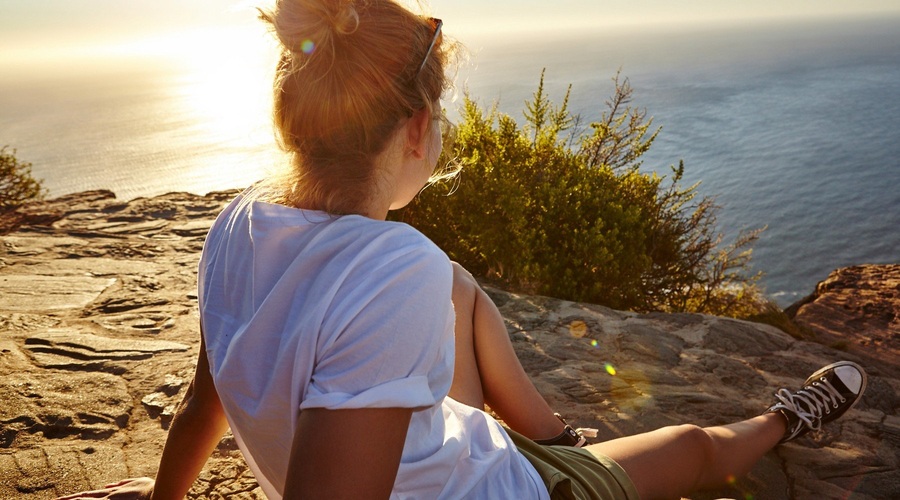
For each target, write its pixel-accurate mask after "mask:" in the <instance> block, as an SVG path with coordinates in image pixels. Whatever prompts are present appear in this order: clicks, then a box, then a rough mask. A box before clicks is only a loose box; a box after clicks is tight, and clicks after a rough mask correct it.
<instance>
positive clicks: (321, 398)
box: [199, 196, 548, 499]
mask: <svg viewBox="0 0 900 500" xmlns="http://www.w3.org/2000/svg"><path fill="white" fill-rule="evenodd" d="M452 282H453V275H452V268H451V265H450V262H449V260H448V258H447V256H446V255H445V254H444V253H443V252H442V251H441V250H440V249H438V248H437V247H436V246H435V245H434V244H433V243H431V241H429V240H428V239H427V238H425V237H424V236H423V235H422V234H421V233H419V232H417V231H416V230H415V229H413V228H411V227H409V226H407V225H405V224H401V223H396V222H386V221H377V220H373V219H368V218H366V217H362V216H355V215H351V216H342V217H336V216H331V215H328V214H325V213H322V212H315V211H307V210H298V209H294V208H289V207H285V206H281V205H274V204H269V203H264V202H260V201H254V200H250V199H248V198H245V197H243V196H239V197H238V198H237V199H236V200H235V201H233V202H232V203H231V204H230V205H229V206H228V207H227V208H226V209H225V210H224V211H223V212H222V214H220V215H219V217H218V218H217V219H216V222H215V224H214V225H213V226H212V228H211V229H210V233H209V236H208V237H207V240H206V244H205V246H204V248H203V255H202V258H201V261H200V274H199V293H200V313H201V318H202V323H203V334H204V337H205V340H206V349H207V358H208V359H209V364H210V369H211V372H212V376H213V380H214V382H215V386H216V389H217V390H218V393H219V397H220V399H221V401H222V406H223V407H224V409H225V414H226V416H227V418H228V422H229V424H230V425H231V429H232V432H233V433H234V436H235V440H236V441H237V443H238V445H239V446H240V448H241V451H242V452H243V454H244V457H245V459H246V460H247V463H248V465H249V466H250V468H251V469H252V470H253V473H254V474H255V475H256V478H257V480H258V481H259V483H260V485H261V486H262V488H263V490H264V491H265V493H266V495H267V496H269V497H270V498H281V494H282V491H283V485H284V483H285V478H286V472H287V467H288V460H289V456H290V451H291V443H292V440H293V434H294V429H295V426H296V423H297V417H298V416H299V414H300V412H301V411H302V410H303V409H306V408H325V409H333V410H336V409H352V408H390V407H399V408H414V409H415V410H414V411H413V414H412V419H411V421H410V425H409V431H408V433H407V437H406V443H405V445H404V448H403V454H402V458H401V463H400V467H399V471H398V473H397V479H396V481H395V483H394V489H393V494H392V498H427V499H431V498H485V499H487V498H492V499H493V498H523V499H524V498H548V494H547V490H546V488H545V486H544V485H543V482H542V481H541V479H540V477H539V476H538V475H537V472H536V471H535V470H534V467H532V466H531V464H530V463H529V462H528V461H527V459H525V458H524V457H523V456H522V455H521V454H520V453H518V451H517V450H516V448H515V445H514V444H513V443H512V441H511V440H510V438H509V436H508V435H507V434H506V432H505V431H504V430H503V428H502V427H501V426H500V425H499V424H498V423H497V422H496V421H495V420H494V419H493V418H491V417H490V416H489V415H487V414H486V413H484V412H482V411H480V410H476V409H474V408H471V407H468V406H466V405H463V404H461V403H458V402H456V401H454V400H452V399H450V398H448V397H447V394H448V392H449V389H450V383H451V381H452V379H453V358H454V336H453V322H454V312H453V306H452V303H451V290H452ZM347 473H348V480H352V475H353V471H347Z"/></svg>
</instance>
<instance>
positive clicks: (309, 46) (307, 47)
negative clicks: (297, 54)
mask: <svg viewBox="0 0 900 500" xmlns="http://www.w3.org/2000/svg"><path fill="white" fill-rule="evenodd" d="M315 49H316V44H315V43H313V41H312V40H309V39H307V40H303V43H301V44H300V50H302V51H303V53H304V54H312V51H313V50H315Z"/></svg>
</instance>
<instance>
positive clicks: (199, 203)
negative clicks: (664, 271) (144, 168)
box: [0, 191, 900, 500]
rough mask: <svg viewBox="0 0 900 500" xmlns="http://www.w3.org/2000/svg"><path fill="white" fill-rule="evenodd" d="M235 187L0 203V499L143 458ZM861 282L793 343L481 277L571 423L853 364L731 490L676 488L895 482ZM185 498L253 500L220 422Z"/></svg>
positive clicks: (685, 418)
mask: <svg viewBox="0 0 900 500" xmlns="http://www.w3.org/2000/svg"><path fill="white" fill-rule="evenodd" d="M235 194H236V192H225V193H211V194H209V195H206V196H196V195H191V194H185V193H172V194H167V195H162V196H158V197H155V198H149V199H136V200H132V201H129V202H122V201H120V200H117V199H115V197H114V195H113V194H112V193H110V192H108V191H92V192H85V193H78V194H74V195H69V196H65V197H62V198H58V199H55V200H50V201H47V202H40V203H33V204H30V205H27V206H25V207H23V208H22V209H20V210H19V211H18V212H16V213H14V214H12V215H8V216H7V222H8V221H12V223H13V224H15V226H16V230H15V231H13V232H10V233H9V234H6V235H4V236H0V401H2V402H3V404H2V405H0V498H4V499H5V498H24V499H44V498H54V497H56V496H57V495H62V494H67V493H73V492H76V491H81V490H86V489H91V488H95V487H98V486H102V485H103V484H105V483H108V482H113V481H115V480H118V479H121V478H125V477H133V476H142V475H149V476H153V475H154V474H155V471H156V464H157V462H158V460H159V456H160V454H161V452H162V447H163V444H164V442H165V436H166V429H167V428H168V426H169V424H170V422H171V419H172V416H173V414H174V411H175V408H176V407H177V405H178V403H179V401H180V400H181V398H182V397H183V396H184V393H185V391H186V390H187V386H188V385H189V383H190V380H191V377H192V376H193V371H194V366H195V360H196V356H197V353H198V352H197V350H198V348H199V329H198V323H197V312H196V305H197V304H196V301H197V295H196V266H197V263H198V260H199V252H200V249H201V248H202V244H203V238H204V237H205V233H206V231H207V230H208V229H209V226H210V224H211V222H212V220H213V219H214V217H215V215H216V214H217V213H218V211H219V210H221V208H222V207H223V206H224V205H225V204H226V203H227V202H228V201H229V200H230V199H231V198H232V197H233V196H234V195H235ZM882 267H883V266H882ZM878 272H880V273H882V274H879V276H880V275H883V274H884V272H887V273H888V275H889V276H893V275H891V274H890V272H892V271H890V269H888V270H887V271H885V270H884V269H882V270H880V271H878ZM876 274H877V273H876ZM870 281H871V280H869V281H862V280H857V281H855V282H852V280H846V279H845V280H843V281H841V283H850V284H851V285H852V283H862V285H860V286H865V287H868V288H865V290H866V292H865V293H864V294H857V295H856V296H854V298H853V299H852V300H851V299H847V300H844V301H843V302H840V301H838V302H832V303H833V304H834V303H837V304H841V305H840V306H839V307H842V312H841V314H845V313H846V314H850V315H851V316H848V317H846V318H844V317H843V316H841V317H840V318H841V319H840V324H839V325H838V326H835V323H834V321H832V322H828V323H827V325H826V326H827V327H829V328H831V329H830V330H828V331H827V332H824V333H818V331H817V330H816V328H815V326H816V325H825V324H826V322H825V321H824V320H820V319H817V320H810V321H808V322H807V323H806V324H807V325H812V326H810V328H811V330H812V332H813V334H814V336H813V337H811V339H810V340H806V341H802V340H797V339H794V338H792V337H790V336H788V335H787V334H784V333H782V332H781V331H779V330H776V329H774V328H772V327H768V326H762V325H758V324H751V323H746V322H741V321H735V320H730V319H723V318H716V317H711V316H702V315H694V314H658V313H654V314H643V315H642V314H635V313H630V312H622V311H614V310H611V309H607V308H604V307H600V306H595V305H589V304H577V303H571V302H566V301H561V300H557V299H551V298H546V297H533V296H523V295H515V294H510V293H507V292H504V291H501V290H497V289H493V288H489V289H488V292H489V294H490V295H491V296H492V298H493V299H494V300H495V301H496V302H497V304H498V305H499V306H500V310H501V312H502V313H503V316H504V318H505V320H506V324H507V328H508V330H509V332H510V337H511V339H512V341H513V345H514V347H515V349H516V352H517V354H518V355H519V357H520V358H521V359H522V363H523V365H524V367H525V369H526V371H527V372H528V373H529V375H530V376H531V377H532V379H533V380H534V382H535V384H536V386H537V387H538V389H539V390H540V391H541V392H542V394H544V396H545V397H546V398H547V400H548V401H549V402H550V404H551V406H552V407H553V408H554V409H555V410H556V411H558V412H559V413H561V414H562V415H564V416H565V417H566V418H567V420H569V422H570V423H572V424H573V425H574V426H576V427H591V428H596V429H598V431H599V433H598V436H597V438H595V439H593V440H592V441H597V440H605V439H610V438H614V437H617V436H621V435H626V434H633V433H636V432H642V431H648V430H652V429H655V428H657V427H660V426H663V425H671V424H679V423H687V422H689V423H696V424H700V425H716V424H723V423H728V422H731V421H734V420H736V419H742V418H746V417H750V416H753V415H756V414H759V413H760V412H761V411H762V410H763V409H765V408H766V407H767V406H769V404H771V402H772V394H773V393H774V392H775V390H776V389H778V388H780V387H788V388H796V387H797V386H798V385H799V384H800V383H802V382H803V380H805V378H806V377H807V376H808V375H809V374H810V373H812V372H813V371H815V370H816V369H817V368H819V367H820V366H822V365H824V364H827V363H829V362H832V361H835V360H838V359H850V360H854V361H857V362H859V363H861V364H863V365H864V366H866V367H867V368H868V369H869V376H870V377H869V390H868V391H867V394H866V397H865V398H864V399H863V401H862V402H861V403H860V404H859V405H857V407H856V408H854V409H853V410H851V411H850V412H849V413H848V414H847V415H846V416H845V417H844V418H843V419H841V420H840V421H839V422H837V423H836V424H831V425H829V426H827V427H826V428H825V429H824V430H823V432H821V433H819V434H817V435H807V436H806V437H803V438H801V439H798V440H796V441H795V442H792V443H789V444H786V445H782V446H780V447H778V448H776V450H774V451H773V452H771V453H769V454H768V455H767V456H766V457H765V458H764V459H763V460H762V461H761V462H760V463H759V464H758V466H757V467H756V468H755V469H754V470H753V471H752V472H751V473H750V475H749V476H747V477H746V478H742V479H738V480H737V481H736V482H734V483H733V485H732V486H731V487H729V488H726V489H722V490H718V491H711V492H697V493H696V494H695V495H692V496H691V498H694V499H697V500H701V499H713V498H740V499H743V498H760V499H780V498H796V499H807V498H809V499H831V498H834V499H837V498H852V499H860V500H863V499H884V498H900V456H898V455H900V396H898V395H900V381H898V379H897V373H896V367H897V366H898V360H897V358H896V355H895V354H896V352H895V351H894V350H892V349H895V348H896V339H897V334H898V332H897V322H896V321H897V320H896V315H894V316H891V314H894V313H891V311H896V309H890V308H889V307H888V306H886V305H885V304H884V303H883V302H880V301H882V300H883V299H884V297H891V296H892V297H896V295H891V294H892V293H894V294H895V293H896V291H897V290H896V289H895V290H893V291H891V290H881V291H878V290H874V291H873V289H872V286H870V285H869V284H868V283H869V282H870ZM890 283H894V282H890ZM851 285H846V286H845V288H848V289H852V287H851ZM894 286H896V284H894ZM820 288H825V289H834V288H836V285H833V284H832V285H828V286H825V287H823V286H820ZM823 302H826V301H820V305H821V304H822V303H823ZM810 304H812V302H810ZM866 304H874V305H866ZM895 304H896V303H895ZM807 307H808V306H807ZM892 307H896V305H893V306H892ZM808 309H809V310H810V311H813V310H819V307H818V306H816V307H808ZM848 311H849V312H848ZM886 311H887V312H886ZM801 313H802V309H801ZM868 313H872V315H873V318H874V319H871V318H870V319H866V318H865V315H866V314H868ZM853 314H855V316H853ZM822 317H825V318H828V317H829V315H828V313H825V314H824V316H822ZM873 321H874V323H873ZM871 325H875V326H876V327H878V326H879V325H881V327H883V330H878V331H877V332H876V333H874V334H873V335H872V336H870V337H868V338H866V339H864V340H858V339H860V338H862V337H860V336H861V335H864V334H865V331H863V330H858V329H857V330H854V329H853V328H857V327H858V328H868V327H870V326H871ZM844 327H847V329H846V330H844ZM834 335H838V336H839V337H838V338H837V339H836V338H835V337H834ZM841 335H844V337H840V336H841ZM892 342H893V343H892ZM838 349H842V350H838ZM673 460H677V457H673ZM189 497H190V498H247V499H252V498H263V494H262V491H261V490H260V489H259V487H258V486H257V484H256V482H255V480H254V479H253V475H252V474H251V473H250V471H249V470H248V469H247V466H246V464H245V463H244V461H243V459H242V458H241V455H240V451H239V450H238V448H237V446H236V444H235V442H234V438H233V437H232V436H230V434H229V435H226V436H225V437H224V438H223V439H222V441H221V442H220V444H219V446H218V447H217V449H216V450H215V452H214V453H213V456H212V457H211V458H210V460H209V462H208V463H207V465H206V468H205V469H204V471H203V473H202V474H201V475H200V477H199V478H198V479H197V481H196V482H195V484H194V486H193V488H192V490H191V492H190V495H189Z"/></svg>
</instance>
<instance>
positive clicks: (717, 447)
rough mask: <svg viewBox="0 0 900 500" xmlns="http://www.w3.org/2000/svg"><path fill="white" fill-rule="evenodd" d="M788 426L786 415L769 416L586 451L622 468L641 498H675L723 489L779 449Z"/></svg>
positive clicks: (673, 430)
mask: <svg viewBox="0 0 900 500" xmlns="http://www.w3.org/2000/svg"><path fill="white" fill-rule="evenodd" d="M786 427H787V423H786V421H785V419H784V417H783V416H781V415H780V414H777V413H767V414H765V415H760V416H758V417H755V418H751V419H749V420H745V421H743V422H738V423H736V424H731V425H725V426H717V427H707V428H700V427H697V426H694V425H680V426H674V427H664V428H662V429H658V430H655V431H652V432H648V433H645V434H637V435H634V436H627V437H623V438H619V439H613V440H611V441H606V442H603V443H598V444H593V445H590V446H587V447H585V449H586V450H588V451H590V452H592V453H595V454H601V455H605V456H607V457H609V458H612V459H613V460H615V461H616V463H618V464H619V465H621V466H622V468H623V469H625V472H627V473H628V476H629V477H630V478H631V480H632V482H634V484H635V486H636V487H637V490H638V493H640V497H641V498H642V499H644V500H647V499H652V498H677V497H678V495H684V494H687V493H690V492H691V491H694V490H698V489H703V488H711V487H716V486H724V485H726V484H727V483H728V482H729V480H730V479H733V478H736V477H740V476H743V475H745V474H746V473H748V472H750V469H752V468H753V465H754V464H756V462H757V461H759V459H760V458H762V456H763V455H765V454H766V452H768V451H769V450H771V449H772V448H773V447H774V446H775V445H776V444H778V441H779V440H781V438H782V437H783V436H784V432H785V429H786Z"/></svg>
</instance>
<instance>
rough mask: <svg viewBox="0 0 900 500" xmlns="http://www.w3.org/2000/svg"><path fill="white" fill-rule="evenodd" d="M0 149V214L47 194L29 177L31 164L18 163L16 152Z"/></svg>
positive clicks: (4, 147) (5, 148) (6, 148)
mask: <svg viewBox="0 0 900 500" xmlns="http://www.w3.org/2000/svg"><path fill="white" fill-rule="evenodd" d="M8 148H9V146H3V148H2V149H0V212H5V211H7V210H10V209H13V208H16V207H18V206H19V205H21V204H22V203H24V202H26V201H29V200H37V199H43V198H44V196H46V194H47V192H46V190H45V189H44V188H43V187H42V185H41V181H40V180H38V179H35V178H34V177H32V175H31V163H28V162H22V161H19V159H18V158H16V150H15V149H13V150H12V151H8Z"/></svg>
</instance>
